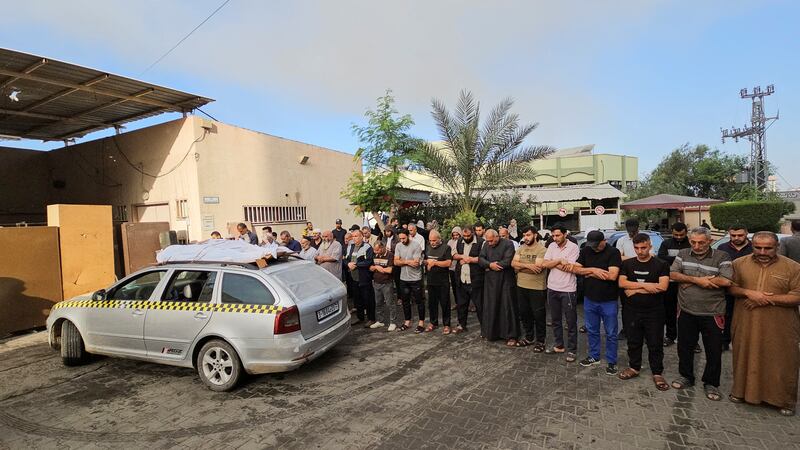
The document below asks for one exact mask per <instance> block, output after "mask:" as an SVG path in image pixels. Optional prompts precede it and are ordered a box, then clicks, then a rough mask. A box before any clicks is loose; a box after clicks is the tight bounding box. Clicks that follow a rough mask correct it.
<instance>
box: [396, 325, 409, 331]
mask: <svg viewBox="0 0 800 450" xmlns="http://www.w3.org/2000/svg"><path fill="white" fill-rule="evenodd" d="M409 328H411V326H410V325H406V324H403V325H400V326H399V327H397V331H406V330H407V329H409Z"/></svg>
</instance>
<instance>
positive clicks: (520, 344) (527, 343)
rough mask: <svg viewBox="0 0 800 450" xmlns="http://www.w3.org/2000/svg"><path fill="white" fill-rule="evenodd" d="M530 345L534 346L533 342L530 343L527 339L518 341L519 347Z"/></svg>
mask: <svg viewBox="0 0 800 450" xmlns="http://www.w3.org/2000/svg"><path fill="white" fill-rule="evenodd" d="M529 345H533V341H529V340H528V339H526V338H522V339H520V340H518V341H517V347H527V346H529Z"/></svg>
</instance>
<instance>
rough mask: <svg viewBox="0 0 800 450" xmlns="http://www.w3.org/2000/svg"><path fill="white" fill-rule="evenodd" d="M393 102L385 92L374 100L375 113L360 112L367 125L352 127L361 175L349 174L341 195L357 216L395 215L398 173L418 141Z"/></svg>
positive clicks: (408, 118) (405, 116)
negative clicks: (358, 142) (386, 213)
mask: <svg viewBox="0 0 800 450" xmlns="http://www.w3.org/2000/svg"><path fill="white" fill-rule="evenodd" d="M394 102H395V100H394V97H393V96H392V91H391V90H388V89H387V90H386V93H385V94H384V95H383V96H382V97H378V99H377V106H376V108H375V110H371V109H367V111H366V112H365V113H364V117H365V118H366V119H367V124H366V125H357V124H353V126H352V130H353V134H355V135H356V137H358V139H359V141H360V142H361V143H362V144H364V146H363V147H361V148H359V149H358V151H356V154H355V157H356V158H361V160H362V163H363V174H362V173H361V171H358V172H355V173H353V175H352V176H351V177H350V181H349V182H348V184H347V187H346V188H345V189H344V190H343V191H342V192H341V195H342V198H346V199H347V200H349V201H350V203H351V204H352V205H354V209H355V211H356V212H358V213H362V212H373V213H377V212H378V211H385V212H388V213H389V214H390V216H391V215H393V214H394V213H395V211H396V209H397V207H398V202H397V200H396V196H397V190H398V189H399V188H400V170H401V169H402V168H403V167H404V166H405V165H406V164H407V163H408V161H409V156H410V155H411V153H413V151H414V149H415V148H417V147H418V145H419V139H416V138H414V137H413V136H411V134H409V130H410V129H411V127H412V126H413V125H414V120H413V119H412V118H411V116H410V115H408V114H405V115H400V113H399V112H398V111H397V109H395V107H394Z"/></svg>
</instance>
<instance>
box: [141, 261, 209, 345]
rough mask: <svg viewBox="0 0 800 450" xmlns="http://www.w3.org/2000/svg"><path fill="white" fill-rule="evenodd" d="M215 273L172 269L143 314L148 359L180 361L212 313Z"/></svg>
mask: <svg viewBox="0 0 800 450" xmlns="http://www.w3.org/2000/svg"><path fill="white" fill-rule="evenodd" d="M216 280H217V271H214V270H197V269H191V270H190V269H175V271H174V272H173V273H172V276H170V280H169V282H168V283H167V285H166V286H167V287H166V288H165V289H164V291H163V293H162V294H161V298H160V299H158V300H156V301H157V304H155V305H153V306H152V307H151V308H150V309H149V311H148V312H147V318H146V319H145V324H144V341H145V346H146V347H147V356H148V357H151V358H161V359H174V360H182V359H184V358H185V357H186V356H187V353H188V351H189V348H190V346H191V344H192V342H194V340H195V338H196V337H197V335H198V334H200V331H202V330H203V328H204V327H205V326H206V325H208V322H209V319H211V315H212V314H213V311H212V310H211V308H210V307H208V308H207V307H206V306H210V303H212V301H213V299H214V289H215V285H216Z"/></svg>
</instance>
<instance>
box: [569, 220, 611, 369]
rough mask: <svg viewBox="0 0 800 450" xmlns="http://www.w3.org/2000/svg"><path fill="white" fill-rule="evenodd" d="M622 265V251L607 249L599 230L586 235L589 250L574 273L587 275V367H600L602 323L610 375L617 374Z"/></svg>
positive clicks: (584, 286)
mask: <svg viewBox="0 0 800 450" xmlns="http://www.w3.org/2000/svg"><path fill="white" fill-rule="evenodd" d="M621 265H622V256H621V255H620V253H619V250H617V249H616V248H614V247H612V246H610V245H607V243H606V237H605V235H604V234H603V233H602V232H600V231H597V230H594V231H590V232H589V233H588V234H587V235H586V246H585V247H584V248H583V249H582V250H581V253H580V255H579V256H578V262H577V264H575V267H576V269H575V270H574V272H573V273H575V274H578V275H583V276H584V279H583V313H584V317H585V320H586V331H587V333H588V338H589V339H588V341H589V356H587V357H586V359H584V360H582V361H581V362H580V364H581V365H582V366H584V367H589V366H593V365H595V364H599V363H600V321H601V320H602V321H603V326H604V327H605V330H606V362H607V363H608V365H607V366H606V373H607V374H608V375H616V373H617V331H618V326H617V297H618V296H619V289H618V288H617V275H619V269H620V266H621Z"/></svg>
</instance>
